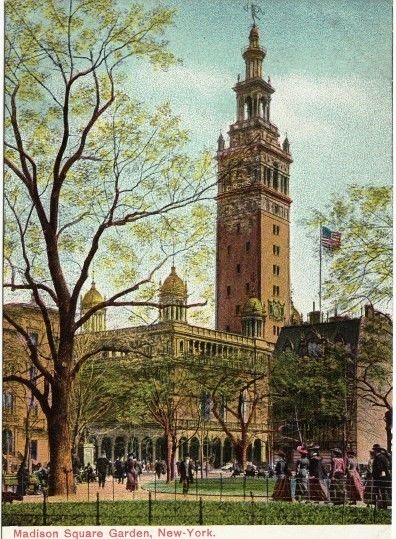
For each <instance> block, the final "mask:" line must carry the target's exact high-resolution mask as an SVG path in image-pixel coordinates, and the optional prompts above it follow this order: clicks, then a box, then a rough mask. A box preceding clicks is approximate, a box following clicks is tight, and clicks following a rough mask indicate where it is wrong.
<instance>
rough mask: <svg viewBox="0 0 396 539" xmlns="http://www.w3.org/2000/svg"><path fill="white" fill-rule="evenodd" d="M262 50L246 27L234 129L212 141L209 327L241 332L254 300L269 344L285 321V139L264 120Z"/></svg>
mask: <svg viewBox="0 0 396 539" xmlns="http://www.w3.org/2000/svg"><path fill="white" fill-rule="evenodd" d="M265 56H266V50H265V49H264V48H263V47H261V45H260V42H259V32H258V28H257V27H256V26H255V25H253V27H252V29H251V31H250V34H249V45H248V47H247V48H246V49H245V51H244V53H243V58H244V61H245V67H246V70H245V80H239V77H238V82H237V84H236V85H235V87H234V91H235V93H236V116H237V120H236V122H235V123H233V124H231V125H230V129H229V132H228V135H229V146H228V147H226V145H225V140H224V137H223V136H222V135H220V137H219V139H218V151H217V161H218V195H217V245H216V247H217V255H216V256H217V258H216V286H217V288H216V328H217V329H218V330H220V331H226V332H231V333H242V329H243V327H242V326H243V320H242V316H241V315H242V307H243V305H244V304H245V302H246V300H247V299H248V298H250V297H251V296H254V297H256V298H257V299H258V300H260V301H261V303H262V306H263V309H264V312H263V315H264V317H265V318H264V321H265V324H264V325H263V333H262V335H263V338H264V339H265V340H266V341H268V342H271V343H275V342H276V340H277V338H278V336H279V333H280V329H281V328H282V326H283V325H284V324H287V323H289V319H290V314H291V301H290V205H291V198H290V194H289V191H290V186H289V183H290V164H291V163H292V157H291V154H290V145H289V141H288V139H287V137H286V138H285V139H284V141H283V143H282V144H281V143H280V141H279V137H280V135H279V131H278V128H277V127H276V125H275V124H274V123H272V121H271V99H272V96H273V94H274V92H275V90H274V88H273V86H272V85H271V81H270V80H269V78H268V80H264V74H263V60H264V58H265Z"/></svg>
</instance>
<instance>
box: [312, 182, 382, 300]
mask: <svg viewBox="0 0 396 539" xmlns="http://www.w3.org/2000/svg"><path fill="white" fill-rule="evenodd" d="M307 224H308V225H309V226H310V227H311V228H312V229H315V230H318V228H319V226H320V224H322V225H326V226H329V227H330V228H331V229H332V230H337V231H339V232H341V235H342V239H341V247H340V248H339V249H337V250H335V251H331V252H330V253H329V255H328V256H329V259H330V270H329V274H330V275H329V279H328V280H327V281H326V282H325V283H324V287H325V299H329V300H331V301H332V302H333V303H334V302H336V303H337V305H338V306H339V307H340V308H341V309H353V308H354V307H356V306H357V305H359V304H361V303H367V301H369V302H371V303H372V304H374V305H378V306H379V307H381V306H383V308H385V307H387V306H389V304H390V301H391V298H392V192H391V187H389V186H380V187H376V186H357V185H352V186H350V187H349V189H348V192H347V195H344V196H338V195H337V196H335V197H334V198H333V200H332V201H331V203H330V206H329V209H328V210H327V211H325V212H321V211H314V212H313V215H312V217H311V218H310V219H309V220H308V221H307Z"/></svg>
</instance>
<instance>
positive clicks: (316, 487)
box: [308, 448, 329, 502]
mask: <svg viewBox="0 0 396 539" xmlns="http://www.w3.org/2000/svg"><path fill="white" fill-rule="evenodd" d="M326 479H327V474H326V470H325V469H324V467H323V464H322V457H321V456H320V455H319V451H318V449H317V448H314V449H313V451H312V454H311V458H310V459H309V482H308V487H309V499H310V500H312V501H315V502H323V501H328V500H329V491H328V488H327V484H326Z"/></svg>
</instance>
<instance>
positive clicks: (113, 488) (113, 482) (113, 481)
mask: <svg viewBox="0 0 396 539" xmlns="http://www.w3.org/2000/svg"><path fill="white" fill-rule="evenodd" d="M112 478H113V502H114V468H113V475H112Z"/></svg>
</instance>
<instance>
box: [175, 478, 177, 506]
mask: <svg viewBox="0 0 396 539" xmlns="http://www.w3.org/2000/svg"><path fill="white" fill-rule="evenodd" d="M176 496H177V480H176V479H175V501H176Z"/></svg>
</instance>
